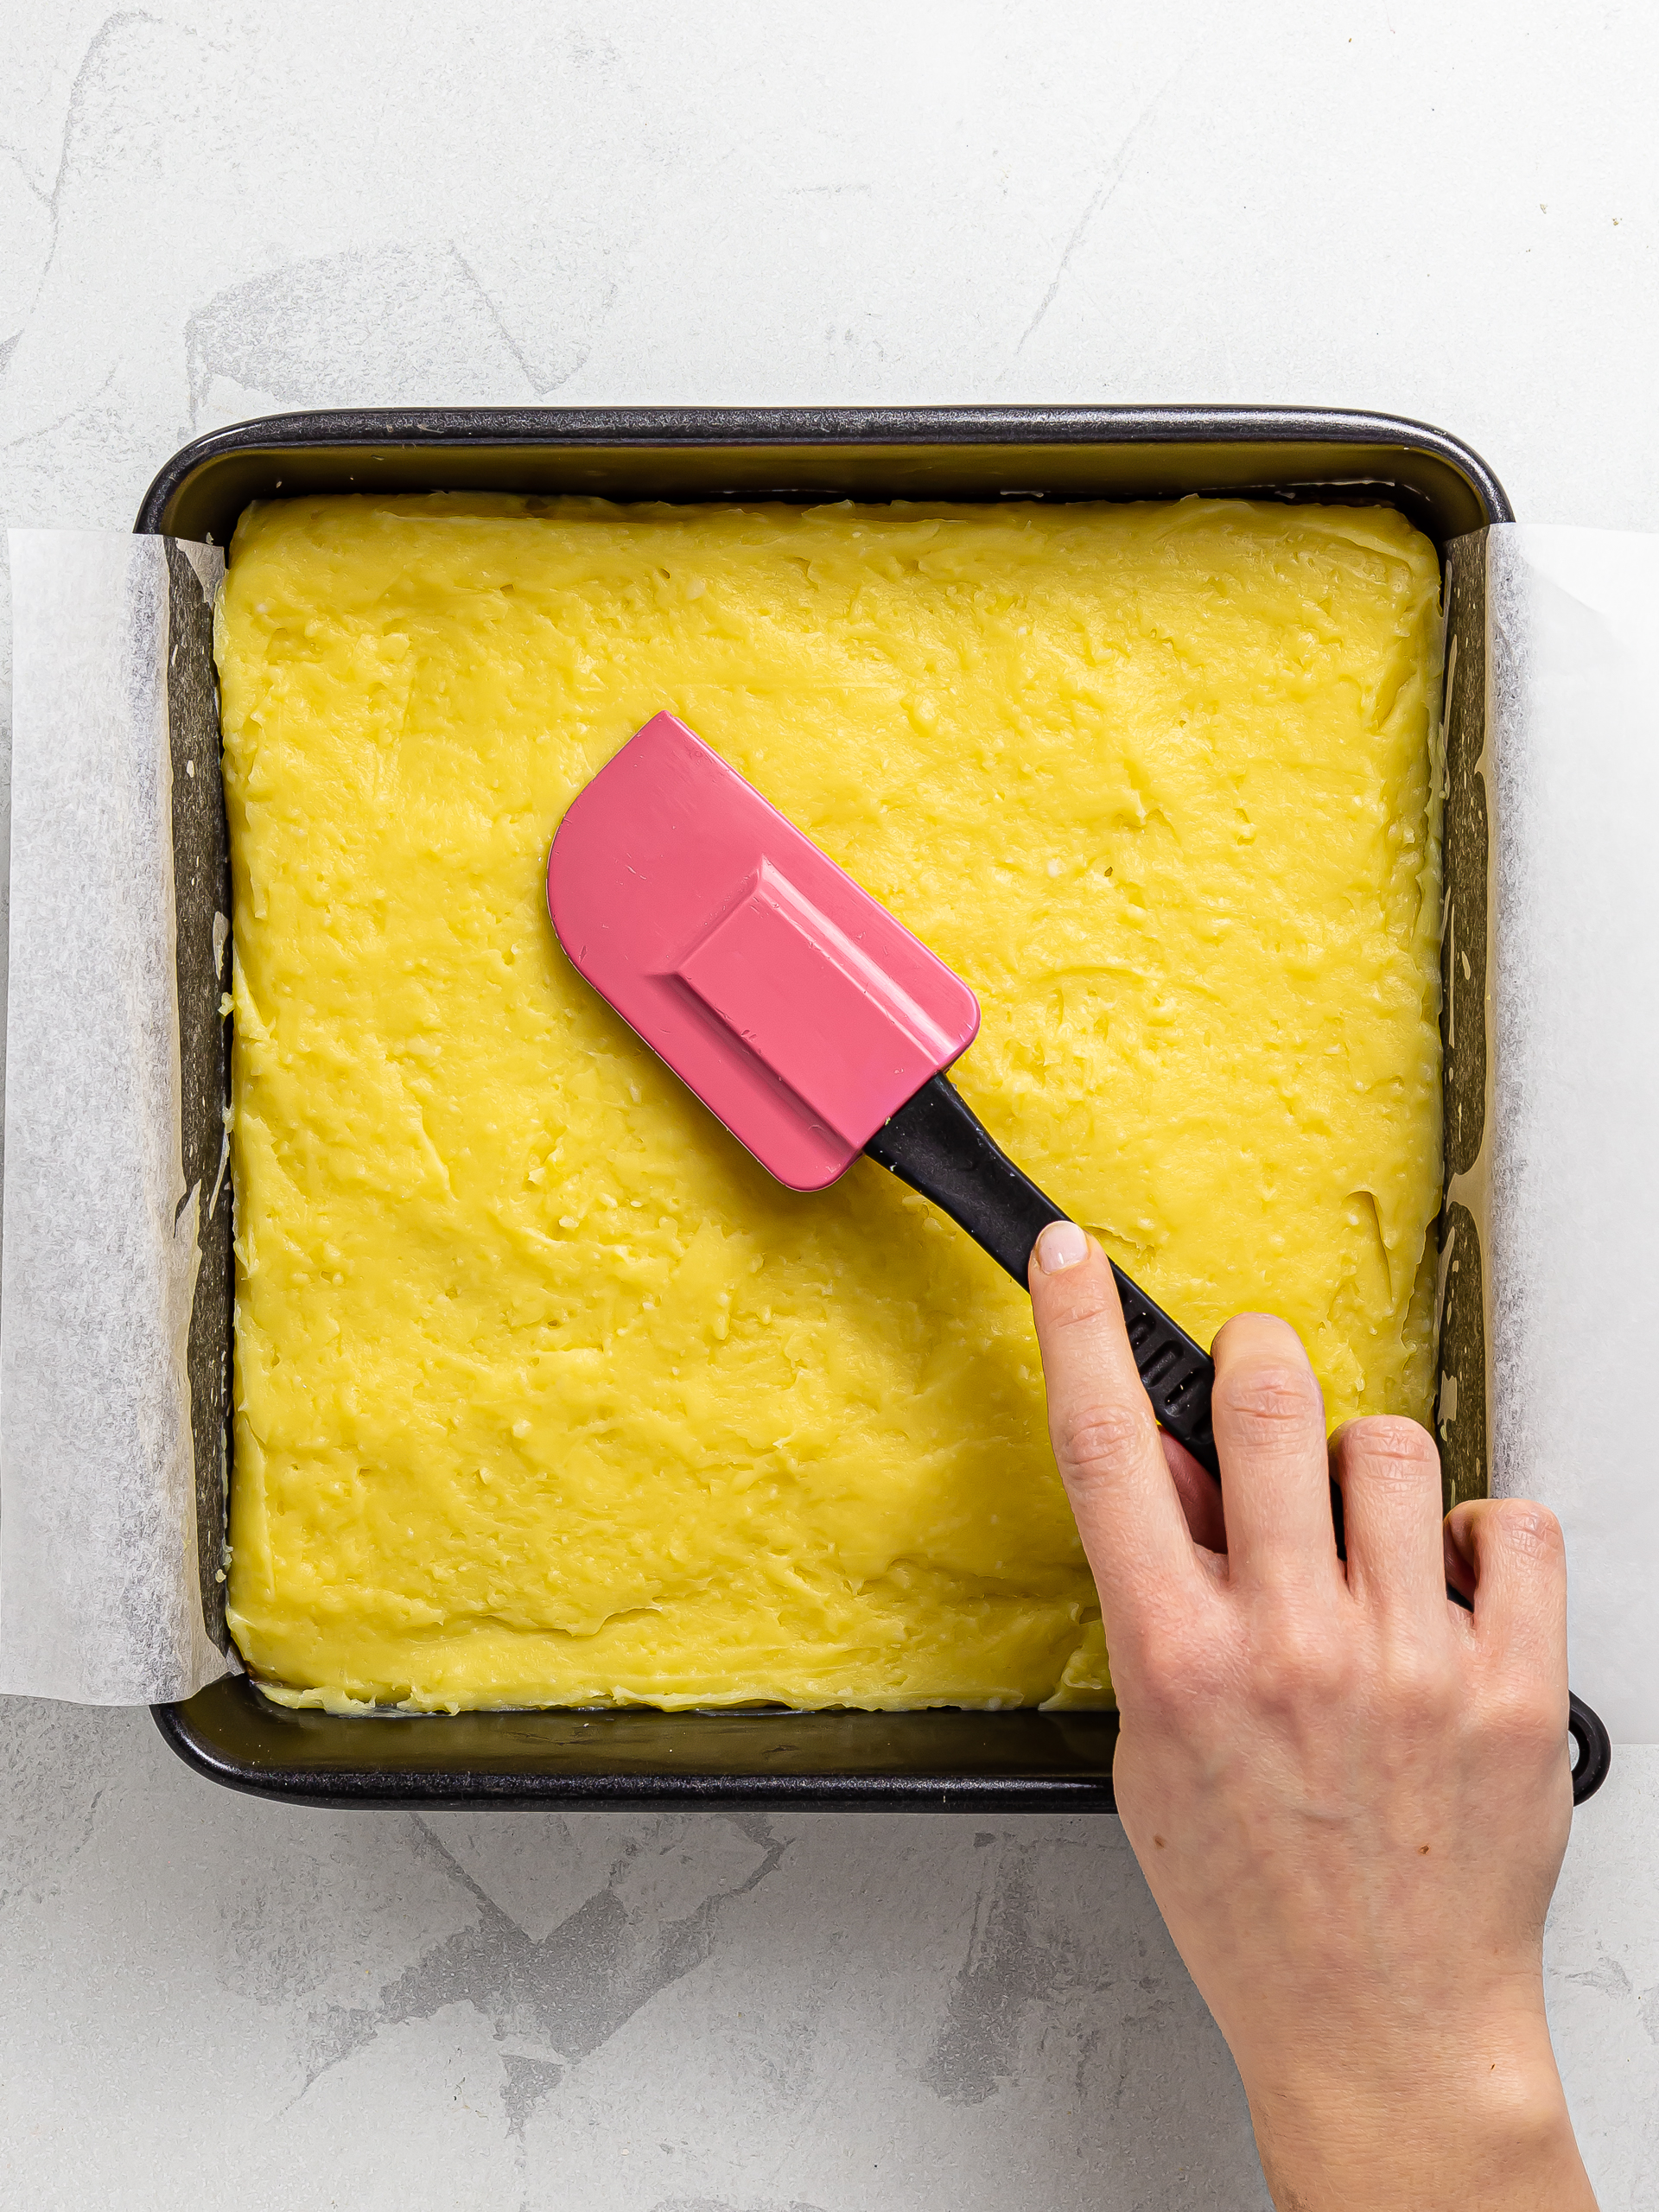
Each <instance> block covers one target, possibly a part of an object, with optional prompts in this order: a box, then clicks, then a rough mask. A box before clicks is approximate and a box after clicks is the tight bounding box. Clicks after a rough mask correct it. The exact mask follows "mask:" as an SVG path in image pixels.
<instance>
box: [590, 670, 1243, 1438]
mask: <svg viewBox="0 0 1659 2212" xmlns="http://www.w3.org/2000/svg"><path fill="white" fill-rule="evenodd" d="M547 905H548V912H550V914H551V916H552V918H553V926H554V928H555V930H556V931H557V932H558V938H559V942H560V944H562V945H563V947H564V950H565V951H566V952H567V953H568V954H569V957H570V959H571V962H572V963H573V964H574V965H575V967H576V968H577V969H579V970H580V972H581V973H582V975H583V976H586V978H587V979H588V982H590V983H591V984H592V985H593V987H594V989H595V990H596V991H598V992H599V993H600V995H601V997H603V998H606V999H607V1000H608V1001H610V1003H611V1005H612V1006H613V1007H615V1009H616V1011H617V1012H618V1013H619V1014H620V1015H621V1016H622V1019H623V1020H625V1021H626V1022H627V1023H628V1024H629V1026H630V1027H632V1028H633V1029H635V1030H637V1031H638V1032H639V1035H640V1036H641V1037H643V1038H644V1039H645V1042H646V1044H647V1045H649V1046H651V1047H652V1051H653V1052H658V1053H659V1054H660V1055H661V1057H662V1058H664V1060H666V1061H667V1063H668V1065H669V1066H670V1067H671V1068H672V1069H673V1071H674V1072H675V1074H676V1075H677V1076H678V1077H680V1078H681V1080H682V1081H683V1082H684V1083H685V1084H689V1085H690V1088H691V1090H694V1091H695V1092H696V1095H697V1096H698V1097H699V1098H700V1099H702V1103H703V1104H704V1105H705V1106H707V1107H708V1108H709V1110H710V1112H711V1113H713V1114H715V1116H718V1118H719V1119H720V1120H721V1121H722V1122H724V1123H725V1124H726V1127H727V1128H728V1129H729V1130H730V1131H731V1133H732V1135H734V1137H735V1138H736V1139H737V1140H738V1141H739V1143H740V1144H743V1145H746V1146H747V1147H748V1149H749V1150H750V1151H751V1152H752V1153H753V1154H754V1156H755V1158H756V1159H757V1160H759V1161H760V1165H761V1166H763V1167H765V1168H767V1169H769V1170H770V1172H771V1173H772V1174H773V1175H775V1176H776V1177H777V1178H778V1179H779V1182H780V1183H785V1184H787V1185H789V1187H790V1188H791V1190H796V1191H817V1190H822V1189H823V1187H824V1186H825V1185H827V1184H829V1183H833V1182H834V1181H835V1180H836V1177H837V1176H839V1175H841V1174H842V1173H845V1171H846V1169H847V1168H848V1167H849V1166H851V1164H852V1162H853V1160H855V1159H856V1157H857V1156H858V1154H860V1153H861V1152H866V1153H868V1154H869V1156H870V1158H871V1159H872V1160H879V1161H880V1165H881V1166H883V1167H886V1168H888V1169H890V1170H891V1172H892V1173H893V1174H895V1175H897V1176H899V1178H900V1179H902V1180H903V1181H905V1182H906V1183H908V1184H909V1185H911V1186H912V1189H914V1190H918V1191H920V1192H922V1193H923V1194H924V1196H925V1197H927V1198H931V1199H932V1201H933V1203H934V1204H935V1205H938V1206H940V1207H942V1208H943V1209H944V1211H945V1212H946V1213H948V1214H949V1215H950V1218H951V1219H952V1220H953V1221H955V1222H957V1223H959V1224H960V1225H961V1226H962V1227H963V1229H965V1230H967V1231H968V1234H969V1236H972V1237H973V1238H975V1239H976V1242H977V1243H980V1244H982V1245H983V1246H984V1248H985V1249H986V1250H987V1251H988V1253H989V1254H990V1255H991V1256H992V1258H993V1259H995V1260H997V1261H999V1262H1001V1265H1002V1266H1003V1267H1005V1268H1007V1271H1008V1273H1009V1274H1011V1275H1012V1276H1013V1277H1014V1280H1015V1281H1016V1282H1018V1283H1020V1284H1021V1285H1023V1284H1024V1283H1025V1281H1026V1279H1027V1267H1028V1265H1029V1263H1030V1260H1031V1252H1032V1247H1033V1244H1035V1243H1036V1241H1037V1236H1038V1233H1039V1230H1042V1229H1044V1228H1045V1227H1046V1225H1047V1224H1048V1223H1050V1222H1051V1221H1064V1220H1065V1219H1066V1218H1067V1217H1066V1215H1065V1212H1064V1211H1063V1209H1062V1208H1060V1207H1059V1206H1057V1205H1055V1204H1054V1202H1053V1200H1052V1198H1046V1197H1045V1195H1044V1193H1043V1192H1041V1191H1039V1189H1038V1187H1037V1185H1035V1184H1034V1183H1033V1181H1032V1180H1031V1179H1030V1178H1029V1177H1028V1176H1026V1175H1023V1174H1022V1173H1020V1170H1019V1168H1017V1167H1016V1166H1014V1162H1013V1161H1012V1160H1010V1159H1009V1158H1008V1157H1007V1154H1006V1153H1004V1152H1003V1151H1002V1149H1001V1147H1000V1146H999V1145H997V1144H996V1143H995V1141H994V1140H993V1139H992V1137H991V1136H990V1135H989V1134H988V1132H987V1130H986V1129H985V1128H983V1126H982V1124H981V1122H979V1120H978V1119H977V1117H976V1116H975V1115H974V1114H973V1112H972V1111H971V1110H970V1109H969V1107H968V1105H967V1104H966V1103H965V1102H964V1101H963V1098H962V1097H961V1096H960V1094H959V1093H958V1092H957V1090H956V1089H955V1088H954V1086H953V1085H952V1084H950V1083H949V1082H947V1080H946V1079H945V1076H944V1070H945V1069H946V1068H948V1067H949V1066H950V1065H951V1063H952V1062H953V1061H955V1060H956V1059H957V1058H959V1056H960V1055H961V1054H962V1053H963V1052H965V1051H966V1050H967V1048H968V1046H969V1045H971V1044H972V1042H973V1040H974V1038H975V1036H976V1034H977V1033H978V1029H979V1002H978V1001H977V1000H976V998H975V996H974V995H973V993H972V992H971V991H970V990H969V988H968V986H967V985H966V984H965V983H964V982H962V980H961V978H960V977H959V976H954V975H952V973H951V972H950V969H948V968H947V967H946V966H945V965H944V962H943V961H941V960H939V959H938V958H936V957H935V956H934V955H933V954H932V953H931V952H930V951H929V950H928V949H927V947H926V946H925V944H923V943H922V942H921V940H920V939H919V938H916V937H912V934H911V932H910V931H908V930H907V929H906V928H905V926H904V925H903V924H902V923H900V922H898V921H895V920H894V919H893V916H892V915H891V914H889V913H888V912H887V909H886V908H885V907H883V906H879V905H878V904H877V903H876V901H875V900H874V899H872V898H871V897H870V896H869V894H868V892H865V891H861V889H860V888H859V887H858V885H857V884H855V882H854V881H853V879H852V878H851V876H849V874H847V873H846V871H845V870H844V869H842V868H837V867H836V864H835V862H834V861H832V860H830V859H829V858H828V857H827V856H826V855H824V854H823V853H821V852H820V851H819V850H818V849H817V846H816V845H815V844H813V843H812V842H811V841H810V838H807V837H804V836H802V835H801V833H800V831H799V830H798V829H796V828H795V827H794V826H793V824H792V823H789V822H787V821H785V818H784V817H783V816H782V815H781V814H779V811H778V810H777V809H776V808H775V807H774V806H772V805H770V804H768V803H767V802H766V800H765V799H764V798H761V796H760V792H759V791H756V790H755V789H754V787H753V785H750V784H747V783H746V782H745V781H744V780H743V779H742V777H741V776H740V775H738V774H737V773H736V772H735V771H734V769H731V768H728V766H727V765H726V763H725V762H724V761H723V760H721V758H720V756H719V754H718V753H714V752H711V751H710V749H709V747H708V746H706V745H705V744H704V743H703V742H702V739H701V738H699V737H696V736H694V735H693V734H692V733H691V731H690V730H689V729H687V728H686V727H685V725H684V723H683V722H681V721H676V720H675V718H674V716H673V715H666V714H663V715H655V716H653V718H652V720H651V721H648V722H647V723H646V724H645V728H643V729H642V730H640V731H639V733H638V734H637V735H636V736H634V737H632V738H630V739H629V741H628V742H627V743H626V745H625V746H624V747H622V750H621V751H620V753H617V755H616V756H615V758H614V759H613V760H611V761H610V762H609V763H608V765H607V766H605V767H603V768H601V770H600V772H599V773H598V775H596V776H595V777H594V779H593V781H592V782H591V783H590V784H589V785H588V786H587V788H586V789H585V790H584V791H581V792H579V793H578V794H577V796H576V798H575V799H574V800H573V801H572V802H571V804H570V806H569V810H568V811H567V812H566V814H565V817H564V819H563V822H562V823H560V824H559V829H558V834H557V836H556V837H555V838H554V840H553V849H552V851H551V853H550V855H548V863H547ZM1113 1273H1114V1274H1116V1278H1117V1287H1118V1290H1119V1292H1120V1294H1121V1295H1122V1300H1123V1318H1124V1319H1125V1321H1126V1322H1127V1323H1128V1332H1129V1342H1130V1344H1132V1345H1133V1346H1134V1348H1135V1364H1136V1366H1137V1367H1138V1368H1139V1370H1140V1373H1141V1382H1142V1383H1143V1384H1144V1385H1145V1386H1146V1390H1147V1396H1148V1397H1149V1398H1150V1399H1151V1401H1152V1404H1153V1409H1154V1412H1155V1413H1156V1414H1157V1416H1158V1418H1159V1420H1160V1421H1161V1422H1162V1424H1163V1426H1164V1427H1165V1428H1166V1429H1167V1430H1168V1431H1169V1433H1170V1434H1171V1435H1172V1436H1174V1437H1177V1438H1179V1440H1180V1442H1181V1443H1183V1444H1184V1445H1185V1446H1186V1448H1187V1450H1188V1451H1189V1452H1192V1455H1193V1457H1194V1458H1195V1459H1198V1460H1199V1461H1200V1462H1201V1463H1202V1465H1205V1466H1206V1467H1207V1468H1208V1469H1209V1470H1210V1471H1211V1474H1214V1473H1215V1472H1216V1464H1217V1463H1216V1446H1215V1439H1214V1437H1213V1435H1212V1434H1211V1427H1210V1394H1211V1384H1212V1383H1213V1381H1214V1379H1215V1371H1214V1370H1213V1368H1212V1367H1211V1363H1210V1358H1209V1356H1208V1354H1207V1353H1206V1352H1205V1351H1202V1350H1201V1349H1200V1347H1199V1346H1198V1344H1194V1343H1193V1341H1192V1338H1191V1337H1189V1336H1188V1335H1187V1334H1186V1333H1185V1331H1184V1330H1182V1329H1180V1328H1178V1327H1177V1326H1176V1325H1175V1323H1174V1322H1173V1321H1172V1320H1171V1319H1170V1318H1169V1316H1168V1315H1167V1314H1166V1313H1163V1312H1162V1311H1161V1310H1160V1308H1159V1307H1158V1306H1154V1304H1153V1302H1152V1300H1150V1299H1149V1298H1147V1296H1146V1295H1145V1294H1144V1293H1143V1292H1141V1291H1140V1290H1138V1289H1137V1288H1136V1287H1135V1284H1134V1283H1132V1282H1131V1281H1129V1279H1128V1276H1127V1275H1125V1274H1123V1273H1122V1270H1121V1269H1119V1268H1116V1266H1114V1268H1113Z"/></svg>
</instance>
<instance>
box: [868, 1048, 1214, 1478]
mask: <svg viewBox="0 0 1659 2212" xmlns="http://www.w3.org/2000/svg"><path fill="white" fill-rule="evenodd" d="M864 1149H865V1151H866V1152H868V1154H869V1155H870V1158H871V1159H872V1160H879V1161H880V1164H881V1166H883V1167H886V1168H887V1169H889V1170H890V1171H891V1172H892V1173H893V1174H894V1175H897V1176H898V1177H899V1179H900V1181H902V1182H906V1183H908V1184H909V1185H910V1186H911V1188H912V1190H915V1191H919V1192H921V1193H922V1196H923V1197H924V1198H931V1199H932V1201H933V1203H934V1205H936V1206H938V1207H940V1208H942V1209H943V1211H944V1212H946V1213H948V1214H949V1215H950V1218H951V1220H952V1221H954V1222H956V1223H957V1224H958V1226H959V1227H961V1228H963V1229H965V1230H967V1232H968V1234H969V1236H971V1237H972V1238H973V1239H974V1241H975V1243H976V1244H982V1245H983V1246H984V1248H985V1249H986V1250H987V1251H988V1253H989V1254H990V1255H991V1257H992V1258H993V1259H994V1260H995V1261H996V1262H998V1264H999V1265H1000V1266H1001V1267H1004V1268H1007V1271H1008V1273H1009V1274H1011V1275H1012V1276H1013V1277H1014V1281H1016V1282H1017V1283H1018V1284H1019V1285H1020V1288H1021V1289H1022V1290H1023V1289H1024V1288H1025V1287H1026V1284H1027V1269H1028V1268H1029V1267H1030V1265H1031V1252H1032V1247H1033V1245H1034V1244H1035V1243H1036V1242H1037V1239H1038V1236H1039V1234H1040V1233H1041V1232H1042V1230H1045V1229H1046V1228H1047V1226H1048V1224H1049V1223H1050V1222H1051V1221H1065V1220H1067V1219H1068V1218H1069V1216H1068V1215H1066V1214H1065V1212H1064V1211H1062V1209H1061V1208H1060V1207H1058V1206H1057V1205H1055V1203H1054V1201H1053V1199H1052V1198H1046V1197H1045V1196H1044V1194H1043V1192H1041V1191H1039V1189H1038V1187H1037V1185H1035V1184H1034V1183H1033V1181H1032V1179H1031V1178H1030V1176H1028V1175H1022V1174H1021V1173H1020V1170H1019V1169H1018V1168H1017V1167H1016V1166H1014V1162H1013V1161H1012V1160H1010V1159H1009V1158H1008V1155H1007V1153H1005V1152H1004V1151H1003V1149H1002V1147H1001V1145H999V1144H998V1143H997V1141H996V1140H995V1137H993V1136H992V1135H991V1134H990V1132H989V1130H988V1129H987V1128H986V1127H985V1125H984V1123H983V1122H982V1121H981V1120H980V1119H979V1116H977V1115H976V1113H975V1112H974V1110H973V1109H972V1108H971V1107H970V1106H969V1104H968V1103H967V1101H966V1099H964V1098H963V1096H962V1094H961V1093H960V1091H958V1090H957V1089H956V1088H955V1086H954V1085H953V1084H950V1083H948V1082H947V1081H946V1080H945V1078H944V1076H942V1075H936V1076H935V1077H933V1079H932V1081H931V1083H925V1084H923V1085H922V1087H921V1089H920V1090H918V1092H917V1093H916V1095H915V1096H914V1097H913V1098H910V1099H907V1100H906V1102H905V1103H904V1104H903V1105H902V1106H901V1107H900V1108H899V1111H898V1112H897V1113H896V1114H895V1115H894V1116H893V1119H892V1120H891V1121H890V1122H887V1123H885V1124H884V1125H883V1127H882V1128H879V1129H878V1130H877V1131H876V1133H875V1135H874V1136H873V1137H872V1138H871V1139H870V1141H869V1142H868V1144H867V1145H866V1146H865V1147H864ZM1112 1274H1114V1276H1115V1277H1116V1281H1117V1289H1118V1295H1119V1296H1120V1297H1121V1298H1122V1301H1123V1319H1124V1323H1125V1325H1126V1326H1127V1327H1128V1332H1129V1344H1130V1346H1131V1348H1132V1349H1133V1351H1134V1353H1135V1366H1136V1367H1137V1368H1138V1369H1139V1370H1140V1375H1141V1383H1142V1385H1143V1387H1144V1388H1145V1390H1146V1393H1147V1396H1148V1397H1149V1398H1150V1399H1151V1401H1152V1409H1153V1411H1154V1413H1155V1414H1157V1416H1158V1419H1159V1420H1160V1422H1161V1423H1162V1424H1163V1426H1164V1427H1166V1429H1167V1430H1168V1431H1169V1433H1170V1434H1171V1435H1172V1436H1173V1437H1174V1438H1176V1439H1177V1440H1179V1442H1180V1443H1182V1444H1184V1445H1185V1446H1186V1448H1187V1450H1188V1451H1189V1452H1191V1453H1192V1456H1193V1458H1194V1459H1196V1460H1198V1463H1199V1465H1201V1466H1205V1467H1207V1468H1208V1469H1209V1471H1210V1472H1211V1474H1212V1475H1216V1474H1218V1473H1219V1467H1218V1465H1217V1459H1216V1440H1215V1437H1214V1435H1213V1434H1212V1433H1211V1427H1210V1391H1211V1385H1212V1384H1213V1383H1214V1382H1215V1379H1216V1370H1215V1369H1214V1368H1213V1367H1212V1366H1211V1363H1210V1355H1209V1354H1208V1352H1206V1351H1204V1350H1203V1348H1202V1347H1201V1346H1200V1345H1198V1344H1194V1343H1193V1341H1192V1338H1191V1337H1189V1336H1188V1335H1187V1333H1186V1332H1185V1329H1181V1328H1178V1327H1177V1326H1176V1325H1175V1323H1174V1322H1173V1321H1172V1320H1171V1319H1170V1318H1169V1316H1168V1314H1167V1313H1165V1312H1164V1311H1163V1309H1162V1308H1161V1306H1154V1304H1153V1302H1152V1300H1151V1299H1149V1298H1148V1297H1147V1294H1146V1293H1145V1292H1144V1291H1143V1290H1140V1289H1137V1288H1136V1287H1135V1284H1134V1283H1132V1282H1131V1281H1129V1278H1128V1275H1126V1274H1124V1273H1123V1271H1122V1268H1120V1267H1119V1266H1118V1265H1117V1264H1116V1262H1113V1263H1112Z"/></svg>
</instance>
